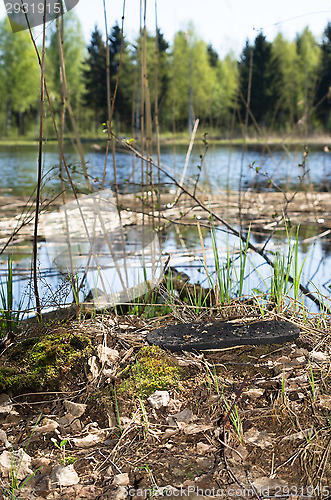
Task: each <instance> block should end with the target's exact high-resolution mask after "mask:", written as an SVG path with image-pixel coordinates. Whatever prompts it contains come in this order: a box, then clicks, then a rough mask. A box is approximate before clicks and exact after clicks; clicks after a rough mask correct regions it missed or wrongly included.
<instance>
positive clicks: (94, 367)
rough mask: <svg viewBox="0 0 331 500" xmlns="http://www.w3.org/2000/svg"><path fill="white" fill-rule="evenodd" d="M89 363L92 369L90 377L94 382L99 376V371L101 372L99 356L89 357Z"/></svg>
mask: <svg viewBox="0 0 331 500" xmlns="http://www.w3.org/2000/svg"><path fill="white" fill-rule="evenodd" d="M88 365H89V367H90V370H91V375H90V379H92V382H93V380H95V379H96V378H98V376H99V373H100V370H99V365H98V361H97V357H96V356H91V357H90V358H89V359H88Z"/></svg>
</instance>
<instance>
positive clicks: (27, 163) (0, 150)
mask: <svg viewBox="0 0 331 500" xmlns="http://www.w3.org/2000/svg"><path fill="white" fill-rule="evenodd" d="M84 147H85V149H86V165H87V169H88V173H89V175H90V179H91V182H92V183H93V182H94V183H95V184H96V185H98V184H99V179H100V178H101V177H102V174H103V169H104V152H102V151H97V150H95V148H94V147H92V146H90V145H85V146H84ZM186 150H187V148H186V147H184V146H176V147H172V146H164V147H162V149H161V164H162V165H163V166H164V167H165V168H166V169H167V171H168V172H169V173H170V174H171V175H173V176H175V177H176V178H177V179H178V180H180V179H181V175H182V172H183V168H184V164H185V158H186ZM45 151H46V152H45V154H44V157H43V172H44V175H45V181H46V183H45V189H46V190H52V191H53V190H54V191H59V189H60V181H59V176H58V163H59V158H58V153H57V148H56V146H55V145H53V144H47V145H46V147H45ZM66 151H67V152H66V159H67V162H68V164H69V165H70V168H71V170H72V171H73V177H74V179H75V182H76V183H77V184H79V183H81V185H82V186H83V177H82V175H81V174H80V170H81V168H80V164H79V160H78V155H77V153H76V152H75V151H74V149H73V148H71V147H70V148H67V150H66ZM202 154H203V149H202V147H200V146H199V145H198V146H195V148H194V150H193V152H192V154H191V157H190V161H189V164H188V169H187V174H186V177H185V180H186V181H187V182H190V183H194V181H195V178H196V176H197V175H198V174H199V173H200V178H199V183H200V184H202V185H204V186H208V187H209V188H211V190H212V191H213V192H216V191H217V192H222V191H225V190H228V189H230V190H235V191H237V190H238V187H239V184H240V183H241V186H242V187H243V189H245V188H246V187H248V186H252V185H255V186H258V188H259V189H264V188H265V186H266V185H268V182H267V181H268V178H269V177H271V178H272V180H273V182H274V183H275V184H277V185H278V186H287V187H294V186H296V187H298V186H299V187H300V183H301V186H302V182H304V183H305V184H307V185H308V184H312V185H313V186H314V187H315V188H317V189H321V188H322V189H323V190H326V189H328V187H329V185H330V184H331V157H330V153H329V152H328V151H327V150H324V148H323V147H320V148H317V149H316V150H313V151H311V152H309V154H308V157H306V164H305V171H306V173H305V177H304V179H303V181H302V175H303V170H304V169H303V167H302V162H303V148H300V147H297V148H293V149H292V150H287V149H278V150H274V151H272V152H270V151H269V152H268V151H264V150H263V149H261V148H249V149H248V150H246V151H243V150H242V148H240V147H223V146H214V145H210V147H209V149H208V152H207V155H206V157H205V159H204V161H203V163H202V168H201V171H200V169H199V168H198V166H199V165H201V157H200V155H202ZM250 165H251V166H252V168H251V167H250ZM116 167H117V180H118V183H119V185H120V190H121V191H122V192H125V191H127V192H130V191H131V192H132V191H134V190H135V189H138V187H137V185H139V183H140V169H141V160H139V159H138V158H136V157H134V156H133V155H131V154H128V153H127V152H124V151H118V152H117V154H116ZM257 167H258V170H259V171H258V173H257V172H256V170H257ZM36 171H37V147H31V146H0V174H1V180H2V182H1V191H2V194H11V195H13V194H14V195H31V193H32V192H33V189H34V187H35V183H36ZM154 178H155V179H156V178H157V172H156V171H154ZM161 182H162V183H163V189H165V190H167V191H172V190H174V186H173V185H172V184H171V183H169V179H168V178H167V176H166V175H164V174H161ZM112 183H113V160H112V156H111V155H109V159H108V164H107V175H106V183H105V187H109V186H112ZM269 187H270V186H269ZM318 232H319V228H312V227H310V228H306V229H305V230H302V231H301V234H300V245H299V268H300V267H301V264H303V273H302V283H303V284H304V285H305V286H308V287H309V288H310V290H311V291H314V285H312V284H311V283H310V281H311V280H312V281H313V282H314V284H315V286H316V287H318V289H319V290H320V291H321V293H322V294H323V295H325V296H328V297H330V286H331V271H330V270H331V239H330V235H327V236H326V237H324V238H322V239H316V240H313V241H311V240H310V241H309V243H308V242H307V243H306V242H305V240H307V239H309V238H311V237H312V236H313V235H314V234H317V233H318ZM265 237H266V235H265V236H263V235H262V236H261V235H252V236H251V242H252V243H254V244H263V240H264V238H265ZM204 244H205V247H206V252H207V264H208V268H209V272H210V273H211V274H213V272H214V257H213V253H212V250H211V246H212V245H211V237H210V234H209V233H208V232H205V233H204ZM238 245H239V243H238V241H237V239H236V238H234V237H232V236H227V235H225V234H224V233H222V232H220V233H218V236H217V246H218V248H219V254H220V256H221V261H222V260H224V258H225V256H226V253H227V247H228V246H229V248H230V253H232V252H235V251H237V250H238ZM200 246H201V245H200V241H199V237H198V233H197V231H196V230H187V229H185V228H182V229H181V233H178V232H176V231H175V230H170V231H169V232H168V234H167V238H166V240H165V242H164V245H163V252H164V254H166V253H170V254H171V255H172V257H171V262H170V265H172V266H174V267H176V268H177V269H178V270H181V271H184V272H186V273H187V274H189V275H190V277H191V282H197V281H199V282H201V283H202V284H203V285H205V286H207V280H206V276H205V273H204V265H203V259H202V255H201V253H199V251H198V249H199V248H200ZM286 246H287V239H286V237H285V236H284V235H283V236H278V237H277V239H275V238H274V239H273V240H272V241H271V242H270V243H269V244H268V251H269V255H272V253H273V252H275V251H276V250H277V249H278V248H284V249H285V248H286ZM2 258H3V260H2V263H1V264H0V271H1V272H2V275H4V274H5V267H6V266H5V258H4V256H2ZM39 260H40V279H41V281H40V287H41V290H42V296H43V301H44V304H45V305H49V304H51V303H52V301H54V292H55V291H56V290H58V291H57V292H56V293H57V300H58V301H59V302H61V300H62V299H63V297H64V296H66V293H67V291H68V290H69V288H70V283H68V282H66V281H65V279H64V278H63V276H61V274H60V273H59V272H58V271H57V270H56V269H52V270H50V269H49V260H48V257H47V254H46V249H45V246H44V244H43V243H41V245H40V249H39ZM30 262H31V260H30V255H29V254H28V255H22V256H21V257H20V258H19V259H18V260H16V261H15V265H14V272H15V273H16V276H17V278H16V279H15V285H14V286H15V297H16V301H18V300H19V299H20V298H23V300H24V307H33V305H32V302H31V300H30V297H31V287H30V282H29V277H28V275H29V272H27V271H25V272H24V274H20V273H21V271H22V270H23V269H25V270H28V269H29V267H30ZM270 274H271V270H270V267H269V266H268V265H266V264H265V263H264V262H263V259H262V258H261V257H259V256H258V255H254V254H250V255H249V259H248V262H247V272H246V279H245V284H244V293H245V294H249V293H251V291H252V290H253V289H254V290H256V291H258V290H260V291H266V290H267V288H268V283H270ZM234 287H235V285H234ZM66 300H72V297H69V296H68V297H67V299H66ZM312 309H314V308H312Z"/></svg>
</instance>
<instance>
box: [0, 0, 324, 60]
mask: <svg viewBox="0 0 331 500" xmlns="http://www.w3.org/2000/svg"><path fill="white" fill-rule="evenodd" d="M18 1H20V0H18ZM36 1H37V0H36ZM38 1H43V0H38ZM30 2H31V0H30ZM104 3H105V5H106V11H107V23H108V27H109V28H111V27H112V26H113V25H114V24H115V22H116V21H117V22H118V23H119V25H121V18H122V15H123V6H124V7H125V8H124V33H125V35H126V38H127V40H128V41H134V39H135V38H136V37H137V34H138V32H139V26H140V23H141V22H143V19H141V12H140V5H141V4H142V6H143V5H144V1H143V0H125V2H124V1H123V0H79V2H78V4H77V6H76V7H75V8H74V12H75V13H76V14H77V16H78V17H79V19H80V21H81V24H82V28H83V33H84V38H85V40H86V43H88V42H89V40H90V35H91V32H92V31H93V29H94V26H95V25H97V26H98V27H99V29H100V31H102V32H103V33H104V32H105V19H104ZM146 4H147V11H146V24H147V27H148V29H149V30H150V31H152V32H153V31H155V24H156V23H155V19H156V16H155V12H157V24H158V26H159V28H160V29H161V31H162V32H163V34H164V37H165V39H166V40H167V41H169V42H172V39H173V36H174V34H175V33H176V32H177V31H179V30H184V31H185V30H186V29H187V27H188V24H189V22H192V23H193V25H194V27H195V30H196V32H197V33H198V35H199V36H200V37H201V38H202V39H203V40H205V42H207V43H211V44H212V45H213V47H214V49H215V50H216V51H217V52H218V53H219V54H220V55H221V56H224V55H225V54H227V53H228V52H229V51H230V50H232V51H233V52H234V53H235V55H237V56H238V55H239V54H240V53H241V51H242V48H243V47H244V44H245V41H246V39H249V40H250V41H251V42H252V41H253V40H254V39H255V37H256V35H257V34H258V33H259V32H260V31H261V30H262V32H263V34H264V35H266V37H267V39H268V40H269V41H272V40H273V39H274V38H275V36H276V35H277V34H278V33H279V32H282V33H283V35H284V36H285V37H286V38H287V39H288V40H294V39H295V37H296V34H297V33H301V32H302V31H303V30H304V28H305V27H306V26H308V27H309V28H310V30H311V31H312V33H313V34H314V35H315V37H316V39H317V40H318V41H320V39H321V36H322V33H323V30H324V29H325V27H326V25H327V23H328V22H329V21H331V0H318V1H317V2H311V0H277V1H276V2H273V1H271V0H249V1H247V0H146ZM4 16H5V7H4V3H3V2H1V4H0V17H1V18H3V17H4ZM36 31H37V32H38V29H37V30H36Z"/></svg>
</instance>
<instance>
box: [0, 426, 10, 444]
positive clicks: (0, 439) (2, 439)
mask: <svg viewBox="0 0 331 500" xmlns="http://www.w3.org/2000/svg"><path fill="white" fill-rule="evenodd" d="M1 443H2V445H3V446H4V447H5V448H10V446H11V445H10V442H9V441H8V439H7V434H6V433H5V431H3V430H2V429H0V444H1Z"/></svg>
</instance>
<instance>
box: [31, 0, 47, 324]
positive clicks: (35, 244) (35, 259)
mask: <svg viewBox="0 0 331 500" xmlns="http://www.w3.org/2000/svg"><path fill="white" fill-rule="evenodd" d="M45 43H46V0H44V16H43V44H42V53H41V64H40V73H41V79H40V118H39V148H38V174H37V175H38V178H37V192H36V209H35V218H34V234H33V284H34V294H35V298H36V309H37V319H38V321H40V320H41V304H40V295H39V289H38V273H37V267H38V222H39V206H40V190H41V189H40V188H41V178H42V154H43V127H44V105H45Z"/></svg>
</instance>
